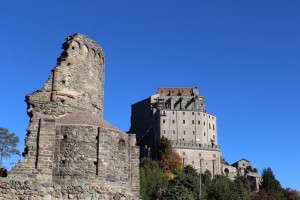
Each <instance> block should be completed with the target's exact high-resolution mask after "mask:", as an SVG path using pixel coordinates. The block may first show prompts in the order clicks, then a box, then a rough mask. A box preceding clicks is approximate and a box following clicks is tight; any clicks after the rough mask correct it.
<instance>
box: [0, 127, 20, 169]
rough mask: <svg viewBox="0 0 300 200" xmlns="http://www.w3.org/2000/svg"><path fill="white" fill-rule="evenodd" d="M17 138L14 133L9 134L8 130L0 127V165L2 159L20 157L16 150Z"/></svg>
mask: <svg viewBox="0 0 300 200" xmlns="http://www.w3.org/2000/svg"><path fill="white" fill-rule="evenodd" d="M19 141H20V139H19V137H18V136H17V135H16V134H15V133H10V132H9V131H8V129H6V128H2V127H0V163H2V159H3V158H10V157H11V155H21V154H20V151H19V150H18V149H17V148H16V147H17V145H18V142H19Z"/></svg>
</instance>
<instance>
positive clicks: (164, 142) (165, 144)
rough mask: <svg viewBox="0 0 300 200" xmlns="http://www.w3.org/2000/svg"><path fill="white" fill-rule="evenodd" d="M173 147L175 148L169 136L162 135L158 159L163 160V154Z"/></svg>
mask: <svg viewBox="0 0 300 200" xmlns="http://www.w3.org/2000/svg"><path fill="white" fill-rule="evenodd" d="M172 149H173V147H172V144H171V141H170V140H169V139H168V138H166V137H164V136H162V138H161V139H160V143H159V146H158V150H157V153H158V160H161V158H162V156H163V155H164V154H165V153H166V152H167V151H171V150H172Z"/></svg>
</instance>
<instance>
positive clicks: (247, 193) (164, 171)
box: [140, 137, 300, 200]
mask: <svg viewBox="0 0 300 200" xmlns="http://www.w3.org/2000/svg"><path fill="white" fill-rule="evenodd" d="M158 155H159V158H160V159H159V161H153V160H151V159H150V158H143V159H142V160H141V167H140V181H141V196H142V199H143V200H152V199H153V200H154V199H163V200H199V199H200V198H199V196H200V175H199V173H197V171H196V170H195V169H194V168H193V167H192V166H189V165H188V166H185V167H184V168H182V159H181V157H180V156H179V155H178V154H177V153H176V151H175V150H174V149H173V148H172V145H171V142H170V141H169V140H168V139H167V138H164V137H162V139H161V143H160V145H159V148H158ZM248 170H249V171H252V172H256V171H257V169H256V168H253V167H251V168H250V167H248ZM203 199H209V200H300V194H299V192H298V191H296V190H292V189H289V188H288V189H283V188H282V187H281V185H280V183H279V181H278V180H277V179H276V178H275V175H274V174H273V172H272V170H271V168H266V169H264V170H263V172H262V182H261V187H260V190H259V191H252V190H251V188H250V186H249V183H248V180H247V179H246V178H245V177H237V178H236V179H235V180H234V181H232V180H230V179H229V178H227V177H226V176H222V175H216V176H215V177H213V178H212V174H211V172H210V171H208V170H206V171H205V172H204V173H203V174H201V200H203Z"/></svg>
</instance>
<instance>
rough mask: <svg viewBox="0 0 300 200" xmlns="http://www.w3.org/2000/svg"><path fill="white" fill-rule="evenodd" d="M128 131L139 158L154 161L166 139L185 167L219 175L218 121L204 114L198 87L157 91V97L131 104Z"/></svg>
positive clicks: (220, 159) (220, 154)
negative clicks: (137, 146)
mask: <svg viewBox="0 0 300 200" xmlns="http://www.w3.org/2000/svg"><path fill="white" fill-rule="evenodd" d="M130 132H131V133H135V134H136V137H137V143H138V145H139V146H140V154H141V156H150V157H152V158H154V159H157V155H156V153H157V147H158V145H159V143H160V139H161V138H162V137H166V138H168V139H169V140H170V141H171V143H172V146H173V148H174V149H176V151H177V153H178V154H179V155H180V156H181V157H182V159H183V164H184V165H192V166H193V167H195V168H196V169H197V171H201V172H205V171H206V170H209V171H210V172H211V173H212V175H217V174H221V173H222V172H221V162H222V153H221V151H220V148H219V146H218V134H217V118H216V116H214V115H211V114H209V113H207V111H206V106H205V98H204V96H202V95H200V93H199V90H198V88H197V87H186V88H181V87H177V88H158V90H157V92H156V94H154V95H152V96H150V97H149V98H147V99H144V100H142V101H140V102H137V103H135V104H133V105H132V110H131V127H130Z"/></svg>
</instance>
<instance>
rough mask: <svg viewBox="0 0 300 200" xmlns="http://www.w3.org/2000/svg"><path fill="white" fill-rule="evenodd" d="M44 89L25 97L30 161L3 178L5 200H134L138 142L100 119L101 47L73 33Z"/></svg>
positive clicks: (0, 193) (27, 158)
mask: <svg viewBox="0 0 300 200" xmlns="http://www.w3.org/2000/svg"><path fill="white" fill-rule="evenodd" d="M62 47H63V52H62V54H61V56H60V57H59V58H58V60H57V66H56V67H55V68H54V69H53V70H52V73H51V75H50V77H49V79H48V80H47V82H46V83H45V85H44V87H43V88H42V89H41V90H38V91H36V92H34V93H32V94H29V95H27V96H26V102H27V105H28V109H27V113H28V115H29V116H30V124H29V127H28V130H27V131H28V132H27V137H26V149H25V151H24V156H25V158H24V159H22V160H21V161H20V162H19V163H18V164H17V165H16V167H15V168H14V169H13V170H12V171H11V173H10V174H9V177H7V178H2V179H0V185H1V186H0V199H1V198H5V199H18V198H19V197H24V196H26V197H27V198H37V199H39V198H43V199H112V198H113V199H137V198H138V197H139V169H138V167H139V150H138V148H137V147H136V146H135V136H134V135H130V134H126V133H124V132H123V131H121V130H119V129H117V128H115V127H114V126H112V125H111V124H109V123H108V122H106V121H105V120H104V119H103V97H104V69H105V68H104V63H105V57H104V53H103V51H102V49H101V47H100V46H99V45H98V44H97V43H96V42H95V41H93V40H91V39H90V38H88V37H86V36H84V35H82V34H75V35H72V36H70V37H68V38H67V39H66V42H65V43H64V44H63V46H62Z"/></svg>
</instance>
